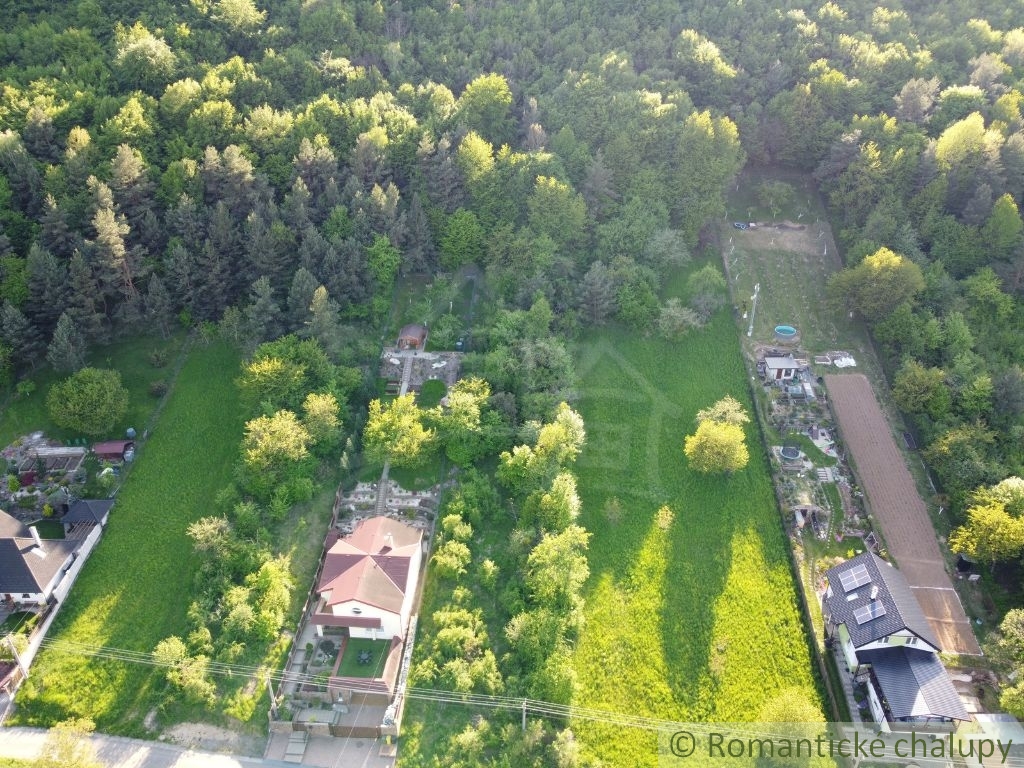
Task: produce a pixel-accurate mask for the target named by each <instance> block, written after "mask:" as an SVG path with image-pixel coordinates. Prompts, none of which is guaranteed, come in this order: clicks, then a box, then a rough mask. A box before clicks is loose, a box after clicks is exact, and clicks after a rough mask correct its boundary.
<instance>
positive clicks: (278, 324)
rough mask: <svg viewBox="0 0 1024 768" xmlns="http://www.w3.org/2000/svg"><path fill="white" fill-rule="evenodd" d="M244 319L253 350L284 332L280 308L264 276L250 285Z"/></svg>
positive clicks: (268, 281)
mask: <svg viewBox="0 0 1024 768" xmlns="http://www.w3.org/2000/svg"><path fill="white" fill-rule="evenodd" d="M245 317H246V325H247V334H248V337H249V341H250V343H251V345H252V346H253V348H255V347H256V346H257V345H259V344H262V343H263V342H264V341H270V340H271V339H276V338H277V337H278V336H280V335H281V332H282V330H284V323H283V320H284V318H283V313H282V312H281V306H280V305H279V304H278V303H277V300H276V299H275V298H274V289H273V286H272V285H271V283H270V280H268V279H267V278H266V277H265V276H264V277H261V278H260V279H259V280H257V281H256V282H255V283H253V284H252V290H251V291H250V293H249V306H248V307H246V309H245Z"/></svg>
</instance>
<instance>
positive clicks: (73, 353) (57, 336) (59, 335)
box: [46, 312, 85, 373]
mask: <svg viewBox="0 0 1024 768" xmlns="http://www.w3.org/2000/svg"><path fill="white" fill-rule="evenodd" d="M46 359H47V360H48V361H49V362H50V365H52V366H53V368H54V370H56V371H59V372H60V373H74V372H75V371H77V370H78V369H79V368H82V367H84V366H85V339H84V338H83V336H82V333H81V332H80V331H79V330H78V328H77V327H76V326H75V321H74V320H73V319H72V317H71V313H70V312H64V313H63V314H62V315H61V316H60V320H58V321H57V327H56V328H55V329H54V331H53V339H51V340H50V347H49V349H48V350H47V352H46Z"/></svg>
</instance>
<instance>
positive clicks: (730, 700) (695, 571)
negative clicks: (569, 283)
mask: <svg viewBox="0 0 1024 768" xmlns="http://www.w3.org/2000/svg"><path fill="white" fill-rule="evenodd" d="M579 366H580V367H579V376H580V393H581V399H580V401H579V403H578V408H579V410H580V412H581V414H582V415H583V418H584V421H585V423H586V427H587V443H586V446H585V448H584V450H583V453H582V455H581V457H580V459H579V461H578V463H577V466H576V471H577V474H578V477H579V489H580V495H581V497H582V501H583V509H584V513H583V515H582V523H583V524H584V525H585V526H586V527H587V529H588V530H590V531H592V532H593V538H592V540H591V545H590V554H589V561H590V569H591V577H590V580H589V582H588V584H587V587H586V594H585V598H586V624H585V626H584V629H583V632H582V635H581V637H580V640H579V643H578V645H577V650H576V656H575V666H576V673H577V675H578V679H579V682H580V695H579V696H578V698H577V700H576V701H575V702H574V703H575V704H577V705H580V706H585V707H595V708H603V709H608V710H613V711H615V712H624V713H629V714H632V715H646V716H649V717H653V718H662V719H671V720H676V721H719V722H728V721H756V720H758V719H759V718H760V716H761V714H762V711H763V710H764V709H765V708H766V707H770V706H772V704H773V703H777V702H778V701H779V700H780V699H781V700H786V699H788V700H792V699H794V698H796V697H800V698H805V699H806V700H809V701H811V702H813V703H814V704H816V705H820V698H819V693H818V690H817V688H816V685H815V681H814V678H813V674H812V660H811V656H810V651H809V648H808V641H807V636H806V632H805V627H804V625H803V623H802V620H801V616H800V613H799V609H798V603H797V595H796V591H795V585H794V581H793V577H792V572H791V569H790V565H789V559H788V557H789V555H788V552H787V546H788V543H787V541H786V539H785V537H784V534H783V531H782V528H781V525H780V521H779V516H778V515H779V513H778V511H777V508H776V504H775V499H774V494H773V491H772V486H771V481H770V477H769V471H768V465H767V458H766V456H765V454H764V450H763V448H762V446H761V442H760V438H759V436H758V434H757V431H756V428H755V427H753V426H751V425H748V429H747V443H748V446H749V448H750V455H751V460H750V463H749V465H748V466H747V467H746V469H744V470H743V471H741V472H737V473H735V474H733V475H732V476H730V477H725V476H720V475H712V476H707V475H699V474H697V473H694V472H692V471H690V469H689V468H688V467H687V464H686V459H685V456H684V455H683V451H682V446H683V440H684V437H685V435H686V434H688V433H690V432H692V431H693V430H694V428H695V424H694V417H695V416H696V413H697V411H698V409H700V408H704V407H706V406H708V405H711V404H712V403H714V402H715V401H716V400H718V399H720V398H721V397H723V396H724V395H727V394H728V395H732V396H733V397H736V398H737V399H738V400H740V401H741V402H742V403H744V404H746V406H747V408H748V410H749V409H750V408H751V406H750V395H749V389H748V385H747V381H746V375H747V374H746V372H745V369H744V367H743V364H742V359H741V353H740V345H739V340H738V335H737V328H736V325H735V323H734V322H733V320H732V318H731V317H730V316H729V313H728V312H726V311H722V312H719V313H718V315H717V316H716V317H715V319H714V321H713V322H712V323H711V324H710V325H709V326H708V327H707V328H705V329H704V330H702V331H699V332H696V333H691V334H690V335H689V336H687V337H685V338H684V339H682V340H681V341H679V342H674V343H669V342H666V341H663V340H661V339H660V338H657V337H649V338H641V337H638V336H637V335H635V334H633V333H630V332H628V331H625V330H615V329H611V330H606V331H603V332H601V333H599V334H595V335H594V336H592V337H590V338H587V339H584V341H583V343H582V344H581V349H580V354H579ZM663 505H668V507H669V508H670V509H671V510H672V516H673V519H672V522H671V523H670V524H669V525H667V527H666V526H664V525H659V518H658V516H657V515H656V513H657V511H658V509H659V508H660V507H662V506H663ZM662 522H663V521H662ZM572 727H573V729H574V730H575V731H576V732H577V734H578V736H579V738H580V740H581V741H582V743H583V744H584V748H585V750H586V751H587V752H588V753H590V754H591V755H592V756H594V757H598V758H600V759H601V760H602V761H604V762H605V764H606V765H614V766H655V765H657V741H656V737H655V734H654V733H653V732H650V731H641V730H633V729H628V728H622V727H620V726H610V725H603V724H600V723H594V722H588V721H578V722H573V723H572Z"/></svg>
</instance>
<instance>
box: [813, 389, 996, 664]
mask: <svg viewBox="0 0 1024 768" xmlns="http://www.w3.org/2000/svg"><path fill="white" fill-rule="evenodd" d="M825 387H826V389H827V390H828V394H829V398H830V399H831V401H832V409H833V411H834V412H835V415H836V419H837V421H838V422H839V431H840V433H841V434H842V438H843V441H844V442H845V444H846V446H847V448H848V449H849V451H850V455H851V457H852V459H853V463H854V469H855V471H856V473H857V477H858V478H859V480H860V482H861V485H862V486H863V487H864V492H865V494H866V495H867V499H868V504H869V507H870V510H871V514H872V515H874V518H875V521H876V522H877V523H878V526H879V528H880V529H881V532H882V536H883V537H884V538H885V542H886V545H887V547H888V549H889V554H890V555H891V556H892V558H893V559H894V560H895V561H896V564H897V565H898V566H899V568H900V570H901V571H902V572H903V575H904V576H906V578H907V581H908V582H909V583H910V588H911V589H913V590H914V594H915V596H916V597H917V600H918V602H919V603H920V604H921V610H923V611H924V615H925V616H926V617H927V619H928V622H929V623H930V624H931V625H932V629H933V630H934V632H935V634H936V635H937V636H938V639H939V645H940V646H941V648H942V650H944V651H948V652H951V653H961V654H969V655H981V647H980V646H979V645H978V640H977V638H976V637H975V636H974V631H973V630H972V628H971V622H970V620H969V619H968V618H967V614H966V613H965V612H964V608H963V605H961V603H960V597H959V596H958V595H957V593H956V590H954V589H953V582H952V580H951V579H950V577H949V574H948V573H947V572H946V564H945V561H944V560H943V557H942V553H941V552H940V551H939V545H938V542H937V541H936V537H935V528H934V527H933V526H932V521H931V518H929V517H928V509H927V507H925V504H924V501H923V500H922V499H921V496H920V495H919V494H918V492H917V486H916V485H915V484H914V479H913V477H911V475H910V472H909V470H908V469H907V465H906V463H905V462H904V460H903V455H902V454H901V453H900V451H899V448H897V446H896V441H895V440H894V439H893V436H892V432H891V431H890V429H889V424H888V422H887V421H886V420H885V417H884V416H883V415H882V410H881V408H880V407H879V405H878V401H877V400H876V398H875V394H874V392H873V391H872V389H871V383H870V382H869V381H868V379H867V378H866V377H865V376H864V375H863V374H839V375H836V374H831V375H828V376H825Z"/></svg>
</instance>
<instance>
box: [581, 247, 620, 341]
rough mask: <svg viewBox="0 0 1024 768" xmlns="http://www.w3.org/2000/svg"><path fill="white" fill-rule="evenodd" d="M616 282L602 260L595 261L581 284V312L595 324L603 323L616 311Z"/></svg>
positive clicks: (587, 319) (588, 320)
mask: <svg viewBox="0 0 1024 768" xmlns="http://www.w3.org/2000/svg"><path fill="white" fill-rule="evenodd" d="M615 296H616V290H615V282H614V280H613V278H612V273H611V271H610V270H609V269H608V268H607V267H606V266H605V265H604V262H602V261H595V262H594V263H593V264H592V265H591V267H590V269H588V270H587V274H585V275H584V276H583V282H582V283H581V284H580V314H581V315H582V317H583V319H585V320H586V321H587V322H588V323H591V324H593V325H601V324H602V323H604V322H605V321H606V320H607V319H608V318H609V317H610V316H611V315H612V314H613V313H614V312H615Z"/></svg>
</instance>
